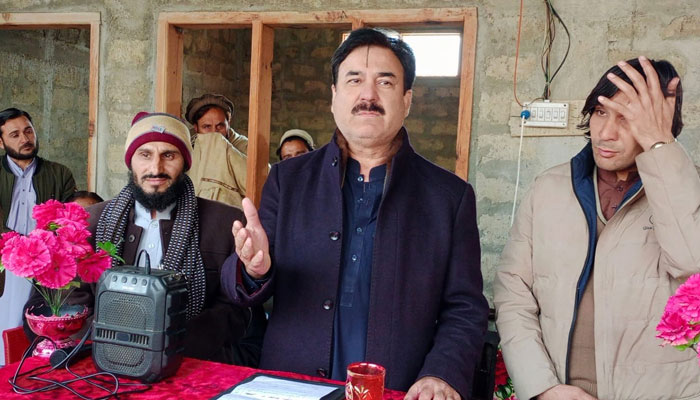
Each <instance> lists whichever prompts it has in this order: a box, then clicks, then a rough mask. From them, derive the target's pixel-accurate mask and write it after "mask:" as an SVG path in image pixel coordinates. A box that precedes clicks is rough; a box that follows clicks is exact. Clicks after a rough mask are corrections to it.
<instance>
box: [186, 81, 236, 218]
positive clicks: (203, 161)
mask: <svg viewBox="0 0 700 400" xmlns="http://www.w3.org/2000/svg"><path fill="white" fill-rule="evenodd" d="M185 115H186V117H187V120H188V121H189V122H190V123H191V124H192V126H193V129H194V140H193V141H192V147H193V151H192V168H191V169H190V170H189V172H188V175H189V176H190V178H191V179H192V183H193V184H194V188H195V193H196V195H197V196H199V197H202V198H205V199H209V200H216V201H220V202H222V203H224V204H228V205H231V206H235V207H239V208H240V207H241V201H242V200H243V197H245V194H246V169H247V167H246V163H247V161H248V158H247V157H246V155H245V152H246V150H247V147H248V138H246V137H245V136H243V135H240V134H238V133H236V131H234V130H233V129H232V128H231V126H230V121H231V117H232V116H233V103H231V101H230V100H229V99H227V98H226V97H224V96H222V95H219V94H211V93H207V94H204V95H202V96H200V97H196V98H194V99H192V100H190V102H189V104H188V105H187V111H186V112H185Z"/></svg>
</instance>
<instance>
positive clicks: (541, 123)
mask: <svg viewBox="0 0 700 400" xmlns="http://www.w3.org/2000/svg"><path fill="white" fill-rule="evenodd" d="M524 108H525V109H526V110H528V111H530V118H528V119H526V120H525V122H524V123H523V125H525V127H526V128H527V127H534V126H536V127H540V128H566V126H567V124H568V122H569V103H553V102H550V101H548V100H544V101H535V102H532V103H526V104H525V107H524Z"/></svg>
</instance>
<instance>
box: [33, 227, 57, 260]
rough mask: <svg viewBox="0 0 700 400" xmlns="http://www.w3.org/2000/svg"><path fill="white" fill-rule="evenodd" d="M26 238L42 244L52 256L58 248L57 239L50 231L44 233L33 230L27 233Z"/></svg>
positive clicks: (39, 230) (41, 230) (40, 230)
mask: <svg viewBox="0 0 700 400" xmlns="http://www.w3.org/2000/svg"><path fill="white" fill-rule="evenodd" d="M28 237H30V238H32V239H36V240H40V241H42V242H44V244H45V245H46V247H48V249H49V252H51V254H53V253H54V252H55V251H57V250H58V249H59V248H60V247H59V243H58V238H56V234H55V233H53V232H51V231H46V230H43V229H34V230H33V231H31V232H29V236H28Z"/></svg>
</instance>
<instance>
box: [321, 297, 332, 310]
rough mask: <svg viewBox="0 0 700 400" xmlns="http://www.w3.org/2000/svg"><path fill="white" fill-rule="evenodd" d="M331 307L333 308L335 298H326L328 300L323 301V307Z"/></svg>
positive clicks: (327, 308) (326, 308) (325, 308)
mask: <svg viewBox="0 0 700 400" xmlns="http://www.w3.org/2000/svg"><path fill="white" fill-rule="evenodd" d="M331 308H333V300H331V299H326V300H325V301H324V302H323V309H324V310H330V309H331Z"/></svg>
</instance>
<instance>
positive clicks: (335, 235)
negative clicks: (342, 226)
mask: <svg viewBox="0 0 700 400" xmlns="http://www.w3.org/2000/svg"><path fill="white" fill-rule="evenodd" d="M328 237H329V238H331V240H332V241H336V240H338V239H340V232H338V231H332V232H331V233H329V234H328Z"/></svg>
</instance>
